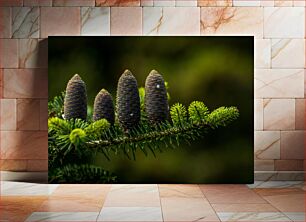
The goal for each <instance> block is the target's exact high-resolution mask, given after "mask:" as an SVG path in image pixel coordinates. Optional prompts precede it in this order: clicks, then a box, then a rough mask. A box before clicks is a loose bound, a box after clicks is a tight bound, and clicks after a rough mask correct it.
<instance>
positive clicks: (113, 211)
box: [97, 207, 163, 222]
mask: <svg viewBox="0 0 306 222" xmlns="http://www.w3.org/2000/svg"><path fill="white" fill-rule="evenodd" d="M97 221H152V222H153V221H163V218H162V212H161V209H160V207H103V208H102V210H101V212H100V215H99V217H98V220H97Z"/></svg>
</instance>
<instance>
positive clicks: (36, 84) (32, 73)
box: [3, 69, 48, 98]
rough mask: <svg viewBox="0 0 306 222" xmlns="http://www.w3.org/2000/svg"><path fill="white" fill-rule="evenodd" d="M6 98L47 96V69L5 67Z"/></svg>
mask: <svg viewBox="0 0 306 222" xmlns="http://www.w3.org/2000/svg"><path fill="white" fill-rule="evenodd" d="M3 79H4V85H3V96H4V98H47V97H48V72H47V69H5V70H4V73H3Z"/></svg>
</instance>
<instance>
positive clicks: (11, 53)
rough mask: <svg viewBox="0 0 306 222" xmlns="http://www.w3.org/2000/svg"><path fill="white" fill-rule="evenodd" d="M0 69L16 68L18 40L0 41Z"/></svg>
mask: <svg viewBox="0 0 306 222" xmlns="http://www.w3.org/2000/svg"><path fill="white" fill-rule="evenodd" d="M0 68H18V40H16V39H0Z"/></svg>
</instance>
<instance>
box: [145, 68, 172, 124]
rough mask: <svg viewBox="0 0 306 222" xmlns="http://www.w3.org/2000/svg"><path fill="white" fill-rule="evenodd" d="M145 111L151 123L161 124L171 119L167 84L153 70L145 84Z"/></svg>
mask: <svg viewBox="0 0 306 222" xmlns="http://www.w3.org/2000/svg"><path fill="white" fill-rule="evenodd" d="M145 90H146V93H145V110H146V113H147V116H148V119H149V121H150V122H151V123H160V122H163V121H165V120H168V118H169V105H168V99H167V89H166V87H165V82H164V79H163V77H162V75H160V74H159V73H158V72H157V71H155V70H152V71H151V72H150V74H149V75H148V77H147V79H146V84H145Z"/></svg>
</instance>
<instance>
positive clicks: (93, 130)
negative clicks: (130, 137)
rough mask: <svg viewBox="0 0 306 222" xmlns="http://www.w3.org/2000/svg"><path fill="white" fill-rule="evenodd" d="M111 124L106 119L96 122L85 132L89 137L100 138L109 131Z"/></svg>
mask: <svg viewBox="0 0 306 222" xmlns="http://www.w3.org/2000/svg"><path fill="white" fill-rule="evenodd" d="M110 126H111V124H110V123H109V122H108V121H107V120H106V119H100V120H97V121H96V122H93V123H91V124H89V126H87V127H86V128H85V129H84V130H85V132H86V134H87V135H90V136H99V135H102V134H103V133H105V131H106V130H107V129H109V128H110Z"/></svg>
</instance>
